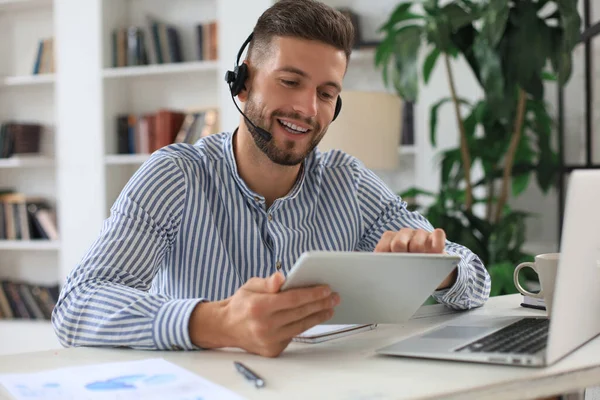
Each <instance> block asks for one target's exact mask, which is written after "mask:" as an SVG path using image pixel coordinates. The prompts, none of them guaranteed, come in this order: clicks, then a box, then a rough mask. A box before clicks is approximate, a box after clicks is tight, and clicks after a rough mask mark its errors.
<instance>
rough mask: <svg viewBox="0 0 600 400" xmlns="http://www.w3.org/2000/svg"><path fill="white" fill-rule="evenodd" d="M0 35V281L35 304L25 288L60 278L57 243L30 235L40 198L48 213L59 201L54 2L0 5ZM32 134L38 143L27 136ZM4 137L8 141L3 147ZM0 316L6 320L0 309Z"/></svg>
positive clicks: (13, 0) (21, 0)
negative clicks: (34, 144) (54, 71)
mask: <svg viewBox="0 0 600 400" xmlns="http://www.w3.org/2000/svg"><path fill="white" fill-rule="evenodd" d="M0 37H2V38H3V40H2V41H0V141H1V144H2V152H1V153H0V154H1V155H2V157H3V158H0V191H5V190H12V191H14V192H15V194H14V195H9V197H7V196H6V195H4V196H3V197H2V204H1V205H0V212H1V213H2V218H0V222H1V223H2V226H1V229H0V232H1V236H0V284H1V285H2V291H3V293H4V295H5V296H6V295H7V290H8V289H7V287H8V286H5V285H10V287H11V288H14V289H17V290H19V292H18V293H19V294H20V295H23V296H24V295H28V296H29V297H28V299H27V301H41V300H40V299H41V298H37V297H36V295H35V294H33V293H34V292H32V291H31V290H30V289H31V288H33V286H32V285H35V286H37V285H41V286H56V285H58V284H59V282H60V276H61V275H60V255H61V250H62V248H61V241H60V240H59V239H60V238H53V239H52V240H51V239H50V238H47V239H42V238H38V233H39V232H38V230H39V229H41V228H40V227H39V226H40V224H41V223H42V222H41V221H42V219H40V218H39V216H40V214H39V209H38V208H36V207H37V205H36V204H38V201H39V200H44V201H45V202H47V204H48V206H50V207H51V211H52V212H54V210H55V209H56V206H57V203H58V202H59V201H60V196H59V193H58V185H57V183H58V168H57V162H56V147H55V146H56V137H57V132H56V125H57V119H56V107H55V101H54V100H55V97H54V96H55V91H54V83H55V81H56V79H55V78H56V77H55V75H54V73H53V67H52V64H54V63H55V59H54V58H53V57H52V54H53V51H52V46H53V41H52V40H51V38H53V37H54V2H53V1H51V0H0ZM37 60H39V62H38V61H37ZM38 134H39V141H38V140H36V139H34V138H35V137H36V136H37V135H38ZM9 136H11V137H14V138H15V140H14V141H13V142H12V145H11V146H10V147H8V146H7V143H9V142H8V141H7V140H6V138H7V137H9ZM19 138H20V139H19ZM28 138H29V139H28ZM29 140H31V142H30V143H35V142H37V143H39V146H37V147H38V148H37V149H34V148H35V147H36V146H34V147H29V146H27V145H26V142H28V141H29ZM24 145H25V146H24ZM7 148H8V149H9V150H7ZM11 196H12V200H9V199H10V198H11ZM13 201H16V203H13ZM17 215H18V217H17ZM46 217H49V214H48V213H47V212H46ZM48 221H49V220H48V219H47V220H46V222H48ZM36 224H37V225H36ZM9 227H10V229H9ZM59 234H60V233H59ZM35 293H39V289H36V291H35ZM10 296H11V299H12V300H14V299H15V298H16V297H15V295H10ZM34 298H35V299H34ZM29 304H30V305H31V303H29ZM38 304H39V303H38ZM38 310H39V309H38ZM0 311H1V312H2V315H3V316H4V317H6V314H5V311H6V309H3V310H0ZM40 315H41V314H39V313H38V314H37V317H40ZM45 316H48V314H47V313H46V315H45ZM42 317H44V316H42ZM44 319H45V318H44ZM10 321H18V320H17V319H12V320H10Z"/></svg>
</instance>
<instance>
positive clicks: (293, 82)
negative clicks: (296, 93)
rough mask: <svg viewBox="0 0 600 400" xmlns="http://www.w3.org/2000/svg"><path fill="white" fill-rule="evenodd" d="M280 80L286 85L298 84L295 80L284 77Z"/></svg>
mask: <svg viewBox="0 0 600 400" xmlns="http://www.w3.org/2000/svg"><path fill="white" fill-rule="evenodd" d="M281 82H282V83H283V84H284V85H286V86H296V85H297V84H298V82H296V81H288V80H286V79H282V80H281Z"/></svg>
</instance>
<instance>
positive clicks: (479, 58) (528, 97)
mask: <svg viewBox="0 0 600 400" xmlns="http://www.w3.org/2000/svg"><path fill="white" fill-rule="evenodd" d="M580 26H581V18H580V16H579V14H578V11H577V2H576V0H537V1H534V0H518V1H509V0H488V1H484V2H474V1H471V0H454V1H452V2H449V3H447V4H445V5H444V6H440V5H439V1H438V0H425V1H424V2H410V1H409V2H402V3H400V4H399V5H398V6H397V7H396V8H395V10H394V11H393V12H392V14H391V15H390V16H389V18H388V20H387V21H386V22H385V24H383V25H382V27H381V32H383V34H384V39H383V41H382V42H381V44H380V45H378V47H377V49H376V54H375V64H376V65H377V66H378V67H379V68H381V70H382V75H383V79H384V82H385V83H386V85H388V86H393V88H394V89H395V91H396V92H397V93H398V95H399V96H400V97H402V98H404V99H405V100H406V101H416V100H417V99H418V92H419V81H420V79H419V72H420V71H422V77H423V80H424V82H425V83H427V82H428V80H429V77H430V74H431V71H432V70H433V68H434V66H435V65H436V63H437V61H438V60H439V59H442V60H443V63H444V67H445V70H446V74H447V77H448V85H449V88H450V94H451V96H450V97H449V98H444V99H440V100H439V102H437V103H436V104H434V105H433V106H432V108H431V113H430V140H431V142H432V145H433V146H435V145H436V128H437V114H438V110H439V108H440V107H441V106H442V105H443V104H445V103H449V104H451V105H452V106H453V109H454V113H455V116H456V122H457V125H458V130H459V132H460V143H459V146H458V147H457V148H454V149H449V150H447V151H444V152H443V153H442V154H441V160H440V163H441V164H440V166H441V168H440V174H441V176H440V181H441V182H440V183H441V184H440V191H439V193H429V192H426V191H424V190H421V189H419V188H413V189H411V190H409V191H407V192H405V193H402V194H401V195H402V196H403V197H406V198H413V197H417V196H418V197H420V198H423V197H425V198H429V201H428V202H427V204H425V205H419V204H415V206H414V208H415V209H418V210H419V211H421V212H423V214H425V215H426V216H427V217H428V218H429V219H430V220H431V222H432V223H433V224H434V225H435V226H439V227H441V228H443V229H445V230H446V232H447V235H448V237H449V238H451V239H452V240H454V241H456V242H459V243H461V244H464V245H466V246H468V247H469V248H471V249H472V250H473V251H474V252H476V253H477V254H478V255H479V256H480V257H481V258H482V260H483V262H484V263H485V264H486V266H487V268H488V271H489V272H490V275H491V276H492V293H491V294H492V295H500V294H508V293H514V292H515V291H516V289H515V287H514V284H513V280H512V273H513V270H514V267H515V265H516V264H517V263H519V262H521V261H524V260H531V259H532V255H530V254H526V253H525V252H524V251H523V244H524V241H525V226H526V221H527V218H529V217H531V215H529V214H528V213H525V212H523V211H519V210H513V209H511V208H510V207H509V205H508V201H509V199H510V196H511V194H512V196H518V195H520V194H521V193H523V192H524V191H525V190H526V189H527V187H528V185H529V184H530V182H531V180H532V179H535V181H536V182H537V184H538V185H539V187H540V188H541V190H542V191H543V192H545V193H547V192H548V191H549V190H550V189H551V188H552V187H553V186H554V184H555V181H556V179H557V175H556V174H557V156H556V152H555V151H554V150H553V146H552V137H551V136H552V125H553V121H552V118H551V117H550V116H549V114H548V111H547V105H546V104H545V103H544V80H549V79H551V80H556V81H557V83H558V84H559V85H564V84H565V83H566V82H567V81H568V80H569V78H570V76H571V66H572V52H573V49H574V47H575V45H576V44H577V42H578V40H579V34H580ZM424 45H428V47H429V48H430V51H429V54H428V55H427V57H426V58H425V61H424V63H423V65H422V66H420V65H419V61H418V60H419V55H420V51H421V48H422V47H423V46H424ZM455 57H464V59H465V60H466V61H467V63H468V65H469V67H470V68H471V69H472V71H473V75H474V77H475V79H477V81H478V83H479V85H480V86H481V88H482V89H483V93H484V97H483V98H482V99H480V100H479V101H476V102H469V101H467V100H464V99H462V98H461V97H460V94H459V93H458V90H457V88H456V84H455V80H454V71H453V70H452V64H451V61H450V60H451V59H452V58H455ZM548 65H550V66H551V70H552V71H553V73H551V72H549V71H548ZM475 163H479V164H480V165H481V167H482V170H483V173H484V176H483V178H482V179H479V180H478V181H475V180H473V178H472V174H471V170H472V168H473V165H474V164H475ZM476 188H483V190H482V192H483V194H482V195H477V194H476V193H478V192H479V191H475V190H474V189H476ZM475 204H480V205H481V207H482V208H483V209H484V210H485V211H483V212H480V213H477V212H474V211H473V206H474V205H475Z"/></svg>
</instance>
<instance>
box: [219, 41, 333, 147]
mask: <svg viewBox="0 0 600 400" xmlns="http://www.w3.org/2000/svg"><path fill="white" fill-rule="evenodd" d="M253 36H254V33H251V34H250V36H248V38H247V39H246V41H245V42H244V44H243V45H242V47H241V48H240V51H239V52H238V55H237V60H236V63H235V67H234V69H233V71H227V72H226V73H225V81H226V82H227V84H228V85H229V90H230V91H231V99H232V100H233V104H235V108H237V109H238V111H239V112H240V114H242V115H243V116H244V119H245V120H246V122H247V123H248V124H250V125H251V126H252V128H254V130H255V131H256V133H258V134H259V135H260V136H262V138H263V139H265V140H266V141H267V142H268V141H269V140H271V139H272V138H273V136H272V135H271V134H270V133H269V132H268V131H266V130H265V129H263V128H261V127H258V126H256V124H254V123H253V122H252V121H250V118H248V117H247V116H246V114H244V113H243V112H242V110H241V109H240V107H239V106H238V105H237V102H236V101H235V98H234V97H235V96H237V95H238V94H239V93H240V92H241V91H242V90H243V89H245V87H244V84H245V82H246V79H247V78H248V64H246V63H242V64H240V58H241V57H242V53H243V52H244V49H245V48H246V46H247V45H248V43H250V41H251V40H252V37H253ZM341 110H342V98H341V97H340V96H338V98H337V102H336V104H335V113H334V114H333V119H332V121H335V119H336V118H337V116H338V115H339V113H340V111H341Z"/></svg>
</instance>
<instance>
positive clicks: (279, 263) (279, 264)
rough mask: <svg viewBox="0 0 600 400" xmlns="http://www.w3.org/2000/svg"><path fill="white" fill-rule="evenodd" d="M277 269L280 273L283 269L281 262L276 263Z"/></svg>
mask: <svg viewBox="0 0 600 400" xmlns="http://www.w3.org/2000/svg"><path fill="white" fill-rule="evenodd" d="M275 268H277V270H278V271H279V270H280V269H281V261H277V262H276V263H275Z"/></svg>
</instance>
